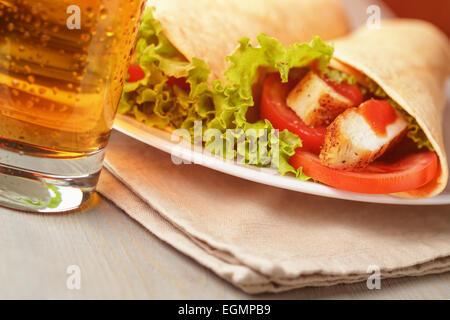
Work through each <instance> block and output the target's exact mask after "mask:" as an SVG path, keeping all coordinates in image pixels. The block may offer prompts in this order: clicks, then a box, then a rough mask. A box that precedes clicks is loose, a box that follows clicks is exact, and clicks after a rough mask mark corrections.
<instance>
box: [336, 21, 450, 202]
mask: <svg viewBox="0 0 450 320" xmlns="http://www.w3.org/2000/svg"><path fill="white" fill-rule="evenodd" d="M334 45H335V53H334V58H335V59H337V60H338V61H339V62H341V63H344V64H346V65H347V66H349V67H352V68H354V69H356V70H357V71H359V72H361V73H363V74H365V75H366V76H368V77H369V78H371V79H372V80H374V81H375V82H376V83H377V84H378V85H379V86H380V87H381V88H382V89H383V90H384V91H385V92H386V93H387V94H388V95H389V96H390V97H391V98H392V99H393V100H394V101H396V102H397V103H398V104H399V105H400V106H401V107H402V108H403V109H404V110H405V111H406V112H408V113H409V114H410V115H411V116H413V117H414V118H415V119H416V121H417V123H418V124H419V125H420V126H421V128H422V129H423V131H424V133H425V134H426V136H427V137H428V139H429V140H430V142H431V144H432V146H433V147H434V149H435V150H436V153H437V154H438V156H439V160H440V169H439V174H438V176H437V177H436V178H435V179H434V180H433V181H432V182H430V183H429V184H427V185H426V186H424V187H422V188H420V189H417V190H413V191H409V192H403V193H399V194H396V196H401V197H408V198H422V197H432V196H434V195H437V194H439V193H440V192H442V191H443V190H444V189H445V187H446V185H447V182H448V162H447V155H446V153H445V148H444V139H443V123H442V122H443V113H444V105H445V92H444V87H445V80H446V77H447V76H448V75H449V74H450V64H449V62H450V42H449V39H448V38H447V37H446V36H445V35H444V34H443V33H442V32H441V31H440V30H439V29H437V28H436V27H434V26H433V25H431V24H429V23H427V22H424V21H419V20H407V19H397V20H386V21H383V22H382V24H381V28H379V29H369V28H367V27H363V28H361V29H360V30H358V31H356V32H355V33H352V34H351V35H349V36H347V37H345V38H343V39H339V40H337V41H335V43H334Z"/></svg>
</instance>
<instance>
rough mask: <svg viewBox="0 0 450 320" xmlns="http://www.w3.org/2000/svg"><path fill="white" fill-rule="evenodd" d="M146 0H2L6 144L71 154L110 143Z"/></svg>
mask: <svg viewBox="0 0 450 320" xmlns="http://www.w3.org/2000/svg"><path fill="white" fill-rule="evenodd" d="M144 3H145V1H143V0H0V149H1V148H4V149H9V150H11V149H17V151H20V152H24V153H28V154H30V153H31V154H33V155H35V156H43V157H52V158H67V157H82V156H83V155H88V154H92V153H95V152H97V151H99V150H101V149H102V148H104V146H105V145H106V143H107V140H108V137H109V132H110V130H111V127H112V123H113V118H114V115H115V112H116V108H117V105H118V102H119V99H120V96H121V91H122V87H123V83H124V80H125V75H126V70H127V68H128V64H129V62H130V59H131V58H130V57H131V53H132V50H133V47H134V44H135V36H136V33H137V29H138V23H139V18H140V13H141V11H142V7H143V4H144ZM73 5H75V6H78V8H79V9H80V10H79V13H80V14H79V15H77V12H76V11H73V10H72V11H70V10H69V12H68V8H69V6H73ZM78 17H79V18H80V19H79V20H77V18H78ZM77 22H79V27H80V29H77ZM69 26H70V28H73V29H70V28H69Z"/></svg>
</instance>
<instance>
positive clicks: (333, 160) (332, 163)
mask: <svg viewBox="0 0 450 320" xmlns="http://www.w3.org/2000/svg"><path fill="white" fill-rule="evenodd" d="M374 101H375V102H376V103H379V102H382V103H385V104H384V105H383V106H381V107H380V106H378V108H379V109H372V115H374V117H375V118H374V120H372V119H371V118H367V116H366V114H365V113H364V112H363V111H364V106H365V105H366V106H368V103H372V102H374ZM386 104H387V106H386ZM373 107H375V108H377V105H373ZM383 108H384V109H383ZM386 108H391V110H389V109H386ZM386 111H387V112H388V113H387V114H386ZM373 112H375V113H373ZM383 112H384V113H383ZM389 112H390V113H389ZM377 118H378V119H377ZM386 118H389V119H390V120H389V121H388V122H384V123H383V121H386V120H383V119H386ZM368 119H369V120H368ZM377 121H378V128H380V124H381V127H382V128H381V130H382V131H385V132H381V133H380V132H379V131H377V126H376V125H377ZM407 127H408V123H407V122H406V120H405V119H403V117H402V116H401V115H400V114H399V113H398V112H397V111H396V110H395V109H394V108H393V107H392V106H391V105H390V104H389V103H388V102H386V101H377V100H368V101H366V102H365V103H363V104H362V105H361V106H360V107H358V108H351V109H348V110H347V111H345V112H344V113H343V114H341V115H339V116H338V117H337V118H336V119H335V120H334V121H333V123H332V124H330V125H329V126H328V128H327V133H326V135H325V142H324V145H323V147H322V150H321V152H320V156H319V157H320V162H321V163H322V164H323V165H325V166H328V167H332V168H337V169H342V170H355V171H356V170H359V169H363V168H365V167H367V166H368V165H369V164H370V163H371V162H372V161H374V160H375V159H377V158H378V157H380V156H381V155H382V154H383V153H384V152H386V150H387V149H388V148H389V147H390V146H392V145H393V144H395V143H396V142H397V141H399V140H400V139H401V138H402V137H403V134H404V133H405V132H406V129H407Z"/></svg>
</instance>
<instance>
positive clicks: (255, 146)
mask: <svg viewBox="0 0 450 320" xmlns="http://www.w3.org/2000/svg"><path fill="white" fill-rule="evenodd" d="M153 11H154V9H153V8H148V9H147V10H146V11H145V13H144V16H143V22H142V25H141V27H140V30H139V35H138V42H137V49H136V62H135V63H137V64H138V65H139V66H140V67H141V68H142V69H143V70H144V71H145V74H146V76H145V78H144V79H142V80H140V81H138V82H134V83H128V82H127V83H125V86H124V91H123V97H122V99H121V101H120V104H119V108H118V112H119V113H121V114H127V115H130V116H133V117H135V118H136V119H137V120H138V121H141V122H143V123H145V124H147V125H149V126H156V127H158V128H161V129H166V128H171V129H178V128H181V129H187V130H189V132H190V133H191V137H194V136H195V135H194V125H195V123H196V122H201V124H202V126H203V128H204V130H205V131H206V133H205V140H206V141H205V148H206V149H207V150H209V151H210V152H212V153H214V154H218V155H221V156H223V157H224V158H227V159H238V160H239V161H240V162H242V163H246V164H252V165H256V166H261V167H267V166H270V165H273V164H274V163H275V164H277V168H278V170H279V171H280V173H282V174H287V173H291V174H294V175H296V176H297V177H298V178H299V179H302V180H308V179H309V177H308V176H306V175H305V174H304V173H303V172H302V170H301V168H300V169H299V170H295V169H294V168H293V167H292V166H291V165H290V164H289V158H290V157H291V156H292V155H293V154H294V153H295V150H296V149H297V148H299V147H301V146H302V142H301V139H300V138H299V137H298V136H297V135H295V134H293V133H290V132H288V131H287V130H284V131H281V132H278V131H277V130H274V128H273V126H272V125H271V123H270V122H269V121H258V122H256V123H250V122H249V121H248V120H247V117H246V115H247V111H248V108H251V107H253V106H254V100H253V96H252V87H253V85H254V84H255V82H256V80H257V76H258V72H259V70H261V69H262V68H263V69H265V70H267V71H270V72H279V73H280V76H281V79H282V80H283V81H284V82H286V81H288V77H289V73H290V71H291V70H292V69H293V68H302V67H306V66H308V65H310V64H311V63H315V65H316V66H317V67H318V68H319V69H321V70H325V69H326V68H327V65H328V63H329V61H330V59H331V57H332V55H333V47H332V46H330V45H328V44H326V43H325V42H323V41H322V40H321V39H320V38H319V37H314V38H313V40H312V41H311V42H310V43H302V44H294V45H292V46H291V47H290V48H287V47H285V46H284V45H283V44H281V43H280V42H278V41H277V40H276V39H274V38H272V37H269V36H267V35H263V34H262V35H260V36H258V37H257V40H258V45H257V46H252V45H251V44H250V41H249V39H247V38H244V39H241V40H240V41H239V47H238V49H237V50H236V51H235V52H234V54H233V55H232V56H230V57H228V58H227V59H228V61H229V63H230V67H229V69H228V70H227V71H226V72H225V77H226V79H227V81H225V82H223V81H220V80H216V81H214V82H213V83H212V84H208V82H207V80H208V77H209V74H210V70H209V68H208V66H207V65H206V63H205V62H204V61H202V60H199V59H193V61H192V62H188V61H186V60H185V59H184V57H183V56H182V55H181V54H180V53H179V52H178V51H177V50H176V48H175V47H174V46H173V45H172V44H171V43H170V42H169V41H168V39H167V38H166V37H165V36H164V34H163V33H162V26H161V24H160V22H159V21H158V20H156V19H155V18H154V16H153ZM169 77H176V78H181V77H182V78H185V79H186V82H187V83H188V84H189V85H190V92H189V93H186V92H185V91H183V90H182V89H181V88H178V87H177V86H169V85H168V84H167V81H168V79H169ZM209 129H215V130H209ZM208 130H209V132H216V133H217V132H219V133H220V136H217V135H214V134H212V135H211V136H208V134H207V133H208ZM227 135H228V138H230V135H231V137H232V139H227ZM257 141H259V143H257ZM261 141H262V142H261ZM227 143H228V145H227Z"/></svg>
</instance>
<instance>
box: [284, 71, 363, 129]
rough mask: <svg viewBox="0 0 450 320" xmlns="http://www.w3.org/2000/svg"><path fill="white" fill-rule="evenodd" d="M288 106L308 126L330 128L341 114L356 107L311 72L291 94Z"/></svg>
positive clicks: (288, 98)
mask: <svg viewBox="0 0 450 320" xmlns="http://www.w3.org/2000/svg"><path fill="white" fill-rule="evenodd" d="M286 103H287V105H288V106H289V107H290V108H291V109H292V110H294V111H295V113H296V114H297V115H298V116H299V117H300V118H301V119H302V120H303V122H304V123H305V124H306V125H308V126H313V127H317V126H328V125H329V124H330V123H331V122H332V121H333V120H334V119H335V118H336V117H337V116H338V115H339V114H341V113H342V112H344V111H345V110H346V109H348V108H351V107H354V105H353V103H352V102H351V101H350V100H349V99H347V98H346V97H344V96H342V95H341V94H339V93H337V92H336V91H335V90H334V89H333V88H332V87H331V86H330V85H328V84H327V83H326V82H325V81H324V80H323V79H321V78H320V76H319V75H318V74H317V73H316V72H314V71H310V72H309V73H308V74H307V75H306V76H305V77H304V78H303V79H302V80H301V81H300V82H299V83H298V84H297V85H296V86H295V88H294V89H293V90H292V91H291V92H290V93H289V95H288V97H287V100H286Z"/></svg>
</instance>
